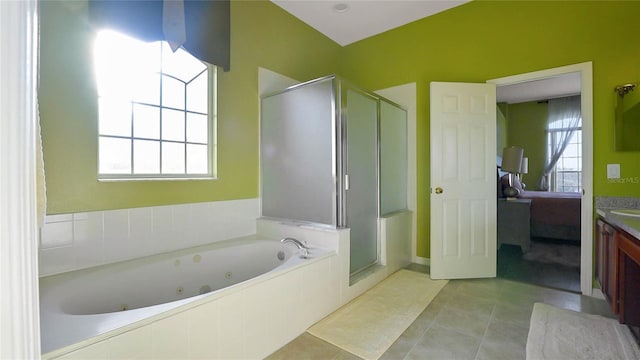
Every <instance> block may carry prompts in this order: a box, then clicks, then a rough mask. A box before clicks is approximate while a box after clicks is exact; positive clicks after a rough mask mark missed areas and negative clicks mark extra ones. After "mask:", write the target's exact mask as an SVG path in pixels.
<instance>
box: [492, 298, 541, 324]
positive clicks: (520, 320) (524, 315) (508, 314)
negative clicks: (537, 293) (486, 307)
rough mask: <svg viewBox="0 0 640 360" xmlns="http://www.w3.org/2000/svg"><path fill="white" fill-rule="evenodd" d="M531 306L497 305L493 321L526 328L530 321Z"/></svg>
mask: <svg viewBox="0 0 640 360" xmlns="http://www.w3.org/2000/svg"><path fill="white" fill-rule="evenodd" d="M532 311H533V304H530V305H526V306H522V305H512V304H504V303H498V304H496V308H495V311H494V312H493V319H494V320H497V321H508V322H511V323H514V324H518V325H520V326H524V327H528V326H529V321H530V320H531V312H532Z"/></svg>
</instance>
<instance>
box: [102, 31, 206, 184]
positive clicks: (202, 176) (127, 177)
mask: <svg viewBox="0 0 640 360" xmlns="http://www.w3.org/2000/svg"><path fill="white" fill-rule="evenodd" d="M163 46H168V44H167V43H166V42H165V43H164V44H163ZM203 64H204V65H205V66H206V68H207V71H208V80H207V83H208V104H207V106H208V114H207V124H208V134H207V155H208V163H207V168H208V172H207V173H197V174H196V173H188V169H187V162H186V156H187V153H186V149H185V173H184V174H175V173H172V174H162V173H157V174H156V173H152V174H136V173H134V157H135V155H134V150H133V141H134V140H154V141H159V142H160V148H159V152H160V154H159V156H160V164H159V166H160V171H162V143H163V142H171V143H178V144H184V145H185V147H186V145H187V144H190V142H188V141H187V139H186V133H185V139H184V141H173V140H158V139H146V138H138V137H135V136H134V133H133V131H131V134H130V136H119V135H103V134H100V131H99V126H98V134H97V135H98V136H97V138H98V153H97V155H98V156H97V165H98V166H97V174H98V180H99V181H139V180H213V179H216V178H217V101H216V100H217V67H216V66H213V65H210V64H207V63H205V62H203ZM162 76H169V77H174V76H173V75H170V74H166V73H164V72H160V77H161V78H162ZM160 96H162V95H160ZM99 98H100V96H98V99H99ZM131 104H132V105H133V104H142V105H147V106H154V107H158V108H159V109H160V113H162V109H172V110H179V111H184V110H182V109H173V108H171V107H169V106H162V101H161V104H160V105H155V104H146V103H142V102H137V101H131ZM185 106H186V105H185ZM133 111H134V108H133V106H132V107H131V113H132V116H133ZM99 121H100V119H98V123H99ZM132 126H133V123H132ZM159 126H160V128H162V116H160V124H159ZM103 137H104V138H119V139H130V140H131V154H130V156H131V172H130V173H128V174H127V173H125V174H122V173H119V174H115V173H101V172H100V145H99V143H100V139H101V138H103Z"/></svg>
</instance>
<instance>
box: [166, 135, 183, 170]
mask: <svg viewBox="0 0 640 360" xmlns="http://www.w3.org/2000/svg"><path fill="white" fill-rule="evenodd" d="M162 173H163V174H184V144H179V143H170V142H162Z"/></svg>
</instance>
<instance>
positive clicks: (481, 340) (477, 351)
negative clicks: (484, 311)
mask: <svg viewBox="0 0 640 360" xmlns="http://www.w3.org/2000/svg"><path fill="white" fill-rule="evenodd" d="M495 312H496V304H495V303H494V304H493V309H491V315H490V316H489V321H488V322H487V326H486V327H485V328H484V332H483V333H482V338H480V344H479V345H478V350H476V356H474V357H473V358H474V360H477V359H478V354H480V349H482V344H483V343H484V339H485V337H486V336H487V331H488V330H489V326H491V322H493V316H494V314H495Z"/></svg>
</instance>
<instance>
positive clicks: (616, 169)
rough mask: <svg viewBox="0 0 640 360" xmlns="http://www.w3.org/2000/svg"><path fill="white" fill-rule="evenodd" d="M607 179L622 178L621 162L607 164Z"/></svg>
mask: <svg viewBox="0 0 640 360" xmlns="http://www.w3.org/2000/svg"><path fill="white" fill-rule="evenodd" d="M607 179H620V164H607Z"/></svg>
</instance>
